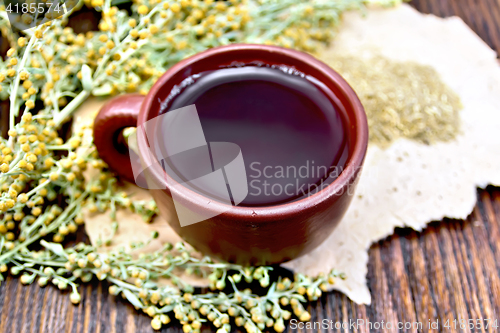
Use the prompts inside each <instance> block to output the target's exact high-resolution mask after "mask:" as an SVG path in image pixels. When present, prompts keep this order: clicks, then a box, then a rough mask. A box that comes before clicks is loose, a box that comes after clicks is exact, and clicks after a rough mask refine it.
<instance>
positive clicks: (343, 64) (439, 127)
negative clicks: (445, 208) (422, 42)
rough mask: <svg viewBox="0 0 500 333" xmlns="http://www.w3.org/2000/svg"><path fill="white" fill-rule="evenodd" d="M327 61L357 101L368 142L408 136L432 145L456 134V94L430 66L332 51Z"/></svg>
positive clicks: (458, 106) (459, 106)
mask: <svg viewBox="0 0 500 333" xmlns="http://www.w3.org/2000/svg"><path fill="white" fill-rule="evenodd" d="M327 61H328V63H329V64H330V65H331V66H332V67H333V68H334V69H335V70H337V71H338V72H339V73H340V74H341V75H342V76H343V77H344V78H345V79H346V80H347V82H349V84H350V85H351V86H352V87H353V89H354V90H355V91H356V93H357V95H358V96H359V98H360V100H361V102H362V103H363V106H364V107H365V111H366V115H367V118H368V126H369V130H370V142H373V143H375V144H378V145H380V146H382V147H387V146H388V145H389V144H390V143H391V142H393V141H394V140H396V139H398V138H408V139H412V140H416V141H418V142H421V143H425V144H432V143H435V142H437V141H449V140H452V139H454V138H455V137H456V135H457V134H458V133H460V110H461V109H462V104H461V102H460V98H459V97H458V95H457V94H456V93H455V92H454V91H453V90H451V89H450V88H449V87H448V86H447V85H446V84H445V83H443V81H442V80H441V78H440V76H439V74H438V73H437V72H436V70H435V69H434V68H432V67H430V66H425V65H421V64H417V63H413V62H397V61H393V60H389V59H387V58H384V57H382V56H377V57H373V58H369V59H362V58H359V57H354V56H340V55H337V56H332V57H331V58H330V59H327Z"/></svg>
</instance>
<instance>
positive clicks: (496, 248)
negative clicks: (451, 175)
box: [0, 0, 500, 333]
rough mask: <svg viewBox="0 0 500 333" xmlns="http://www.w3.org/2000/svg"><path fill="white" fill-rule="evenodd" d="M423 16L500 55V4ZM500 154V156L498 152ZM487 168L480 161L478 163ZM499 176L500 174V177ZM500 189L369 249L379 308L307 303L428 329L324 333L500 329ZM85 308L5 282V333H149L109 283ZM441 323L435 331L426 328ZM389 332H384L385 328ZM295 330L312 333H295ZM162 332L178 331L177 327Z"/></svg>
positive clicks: (424, 1)
mask: <svg viewBox="0 0 500 333" xmlns="http://www.w3.org/2000/svg"><path fill="white" fill-rule="evenodd" d="M411 4H412V5H413V6H414V7H415V8H417V9H418V10H420V11H422V12H424V13H433V14H436V15H438V16H443V17H446V16H451V15H458V16H460V17H462V18H463V20H464V21H465V22H466V23H467V24H468V25H469V26H470V27H471V28H472V29H474V31H476V32H477V34H478V35H479V36H480V37H481V38H483V39H484V40H485V41H486V42H487V43H488V44H489V45H490V46H491V47H492V48H493V49H495V50H496V51H497V52H498V51H500V0H415V1H412V3H411ZM493 153H498V152H492V154H493ZM477 163H481V161H477ZM499 172H500V170H499ZM499 273H500V189H498V188H494V187H489V188H488V189H486V190H479V191H478V204H477V205H476V207H475V209H474V212H473V213H472V214H471V216H470V217H469V218H468V219H467V220H466V221H457V220H445V221H441V222H439V223H438V222H435V223H432V224H430V226H429V227H428V228H427V229H426V230H425V231H424V232H422V233H417V232H415V231H412V230H408V229H398V230H397V231H396V233H395V234H394V235H393V236H391V237H389V238H388V239H386V240H384V241H381V242H379V243H377V244H374V245H373V246H372V248H371V250H370V261H369V270H368V281H369V286H370V290H371V293H372V298H373V303H372V304H371V305H370V306H362V305H356V304H354V303H353V302H351V301H350V300H349V299H348V298H347V297H345V296H344V295H342V294H340V293H337V292H333V293H328V294H326V295H324V296H323V297H322V298H321V300H319V301H318V302H315V303H313V304H312V305H311V307H310V309H309V310H310V311H311V312H312V321H313V322H314V321H322V320H323V319H329V320H333V321H334V322H340V323H342V322H346V323H349V321H356V320H359V319H362V320H365V322H371V323H372V324H373V325H375V326H376V324H377V323H379V324H381V323H382V321H383V322H384V323H387V322H391V323H392V324H393V325H394V326H395V325H396V323H398V322H401V323H410V324H411V323H415V322H421V323H422V324H423V330H418V329H415V328H409V329H401V330H398V329H397V328H396V327H394V328H393V329H385V330H383V329H376V328H373V329H371V330H369V329H367V328H366V327H360V328H359V329H352V328H349V327H347V328H345V329H342V328H341V329H336V328H335V327H334V328H333V329H324V330H322V331H324V332H360V333H364V332H419V331H422V332H496V331H498V329H495V328H492V327H490V328H488V329H484V328H482V329H481V328H480V329H469V328H465V329H460V327H457V329H454V328H453V327H450V328H444V327H443V323H444V322H445V321H446V320H450V323H453V320H454V319H465V320H467V321H468V320H469V319H473V320H477V319H486V318H488V319H493V320H495V319H498V324H499V325H500V277H499V275H500V274H499ZM80 290H81V293H82V296H83V300H82V303H81V304H80V305H79V306H73V305H71V303H70V302H69V295H68V294H67V293H61V292H60V291H59V290H57V289H55V288H54V287H47V288H45V289H41V288H39V287H37V286H35V285H33V286H28V287H24V286H22V285H21V284H20V283H19V281H18V280H17V279H15V278H11V277H9V278H8V279H7V281H6V282H5V283H3V284H2V286H1V287H0V332H57V333H59V332H76V333H80V332H81V333H84V332H85V333H86V332H116V333H122V332H152V329H151V326H150V319H149V318H148V317H147V316H146V315H144V314H141V313H138V312H137V311H135V310H134V309H133V308H132V307H131V306H129V305H128V304H127V303H126V302H124V301H122V300H121V299H119V298H115V297H114V296H111V295H109V294H108V292H107V286H106V285H105V284H99V283H95V284H91V285H87V286H82V287H81V288H80ZM429 320H430V321H432V322H435V321H436V320H439V323H440V325H439V329H428V323H429ZM385 328H387V324H386V326H385ZM289 331H299V332H302V331H307V332H309V331H316V330H301V329H298V330H293V329H289ZM163 332H181V329H180V328H179V327H177V326H173V327H168V328H164V329H163Z"/></svg>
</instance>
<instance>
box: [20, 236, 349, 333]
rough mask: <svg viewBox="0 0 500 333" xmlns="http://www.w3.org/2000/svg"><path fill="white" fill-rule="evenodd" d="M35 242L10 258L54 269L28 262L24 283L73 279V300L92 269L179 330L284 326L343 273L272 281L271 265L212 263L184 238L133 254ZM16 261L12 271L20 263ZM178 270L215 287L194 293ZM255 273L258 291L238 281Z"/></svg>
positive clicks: (158, 321) (303, 314) (68, 283)
mask: <svg viewBox="0 0 500 333" xmlns="http://www.w3.org/2000/svg"><path fill="white" fill-rule="evenodd" d="M153 237H154V235H153ZM41 244H42V245H43V246H44V247H45V248H46V251H42V252H39V253H40V254H39V257H38V258H37V259H31V258H30V257H27V258H24V257H22V255H18V256H16V260H18V261H20V262H25V263H29V264H34V265H40V266H42V265H44V264H46V263H47V262H50V263H51V266H53V267H57V269H56V270H54V269H52V268H50V267H49V268H43V267H42V268H38V269H33V268H29V269H28V271H29V273H25V275H23V276H22V277H21V282H22V283H32V282H33V281H34V280H35V278H37V277H38V284H40V285H41V286H44V285H46V284H47V283H48V282H50V281H51V282H52V283H53V284H55V285H56V286H57V287H59V288H60V289H66V288H68V287H71V288H72V293H71V296H70V297H71V301H72V302H74V303H77V302H78V301H79V300H80V298H79V294H78V291H77V290H76V285H75V281H77V280H78V279H79V280H81V281H83V282H88V281H89V280H90V279H91V278H92V276H96V277H97V278H98V279H99V280H107V281H108V282H109V283H110V284H111V286H110V287H109V292H110V294H112V295H121V296H122V297H123V298H125V299H127V300H128V301H129V302H130V303H131V304H132V305H133V306H134V307H135V308H136V309H137V310H142V311H143V312H144V313H146V314H147V315H149V316H150V317H152V322H151V324H152V326H153V328H154V329H160V328H161V326H162V325H164V324H168V323H169V322H170V320H171V318H170V316H172V315H173V317H175V318H176V319H177V320H179V321H180V322H181V324H182V325H183V330H184V332H199V330H200V328H201V325H202V323H205V322H211V323H212V325H214V326H215V327H216V328H218V332H219V333H222V332H229V331H230V330H231V324H232V323H233V321H234V324H235V325H237V326H243V327H244V328H245V329H246V330H247V331H248V332H260V331H262V330H265V329H266V328H270V327H272V328H274V330H276V331H277V332H282V331H283V330H284V329H285V321H286V320H288V319H290V318H291V316H292V313H293V315H295V316H296V317H297V318H299V319H300V320H302V321H308V320H309V319H310V314H309V313H308V312H307V311H306V310H305V308H304V303H306V302H307V301H311V300H316V299H318V298H319V297H320V296H321V295H322V292H324V291H326V290H327V287H328V285H329V284H333V283H334V282H335V279H336V278H343V276H342V275H341V274H339V273H338V272H335V271H332V272H331V273H330V274H329V275H327V276H326V275H320V276H318V277H316V278H314V279H312V278H309V277H306V276H304V275H301V274H296V275H295V278H294V280H293V281H292V280H290V279H289V278H286V277H285V278H279V279H278V281H276V282H274V283H272V284H271V283H270V280H269V272H270V271H271V270H272V268H271V267H242V266H239V265H234V264H225V263H214V262H213V261H212V260H211V259H210V258H209V257H203V258H202V259H196V257H195V256H193V253H192V252H191V251H190V250H189V249H188V248H186V247H185V246H184V244H183V243H177V244H175V245H174V246H173V245H172V244H169V243H167V244H165V245H164V246H163V248H162V249H161V250H159V251H157V252H154V253H146V254H141V255H140V256H139V257H134V256H132V255H131V254H130V253H129V252H127V251H125V250H123V249H121V250H118V251H113V252H109V253H105V254H104V253H97V252H96V249H95V248H94V247H92V246H90V245H85V244H83V243H80V244H78V245H76V246H75V247H74V248H69V249H64V248H63V247H62V246H61V245H60V244H54V243H48V242H45V241H42V242H41ZM41 258H43V259H41ZM16 267H17V268H16V272H17V270H20V269H22V267H19V266H16ZM181 272H182V273H184V274H193V275H197V276H206V277H208V279H209V281H210V288H211V289H212V290H219V291H217V292H209V293H204V294H196V293H194V288H193V287H192V286H191V285H189V284H187V283H185V282H184V281H183V280H182V279H180V278H179V277H178V275H179V274H180V273H181ZM159 278H167V279H170V281H171V282H172V286H160V285H158V284H157V283H156V282H155V281H156V280H157V279H159ZM253 281H257V282H258V283H259V284H260V285H261V286H262V287H264V288H267V292H266V293H265V294H264V295H261V296H259V295H255V294H254V293H253V292H252V291H251V290H250V289H245V290H241V289H239V288H238V285H240V284H241V283H251V282H253ZM226 284H227V285H226ZM228 286H229V290H230V293H225V292H224V291H222V290H228V288H226V287H228ZM170 313H172V314H170ZM169 314H170V316H169ZM230 318H233V321H231V320H230Z"/></svg>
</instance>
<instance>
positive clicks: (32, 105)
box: [25, 100, 35, 109]
mask: <svg viewBox="0 0 500 333" xmlns="http://www.w3.org/2000/svg"><path fill="white" fill-rule="evenodd" d="M25 104H26V107H27V108H28V109H33V108H34V107H35V102H33V101H32V100H29V101H26V103H25Z"/></svg>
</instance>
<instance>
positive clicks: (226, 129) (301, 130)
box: [162, 66, 348, 206]
mask: <svg viewBox="0 0 500 333" xmlns="http://www.w3.org/2000/svg"><path fill="white" fill-rule="evenodd" d="M187 81H190V83H189V84H184V86H182V87H181V88H180V89H177V91H176V92H173V93H171V94H170V96H169V101H168V106H167V107H166V110H164V111H162V112H163V113H164V112H168V111H169V110H175V109H178V108H181V107H184V106H188V105H192V104H194V105H195V106H196V109H197V112H198V115H199V118H200V121H201V125H202V127H203V132H204V135H205V138H206V141H207V142H231V143H234V144H236V145H238V146H239V147H240V149H241V152H242V156H243V160H244V164H245V168H246V175H247V180H248V195H247V197H246V198H245V199H244V200H243V201H242V202H241V203H240V204H239V205H240V206H268V205H275V204H279V203H285V202H289V201H293V200H297V199H300V198H302V197H304V196H307V195H311V194H312V193H314V192H316V191H318V190H321V189H322V188H324V187H326V186H327V185H328V184H329V183H331V182H332V181H333V180H335V178H336V177H337V176H338V175H339V174H340V172H341V170H342V169H343V167H344V164H345V162H346V159H347V153H348V143H347V135H346V132H345V126H344V121H343V119H342V117H341V115H340V114H339V112H338V111H337V109H336V106H335V105H334V104H333V103H332V101H331V100H330V99H329V98H328V97H327V96H326V95H325V94H324V93H323V91H322V90H321V88H320V87H319V86H318V85H316V84H315V83H314V82H315V79H314V78H311V77H307V76H305V75H303V74H300V73H297V72H296V71H295V72H294V71H293V70H292V69H289V68H288V69H287V68H284V67H280V68H274V67H262V66H244V67H236V68H224V69H218V70H215V71H207V72H203V73H200V74H197V75H194V76H192V77H191V79H190V80H187ZM184 82H186V81H184ZM193 164H196V163H193ZM184 168H185V167H184ZM178 172H180V173H182V172H183V168H179V169H178Z"/></svg>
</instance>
